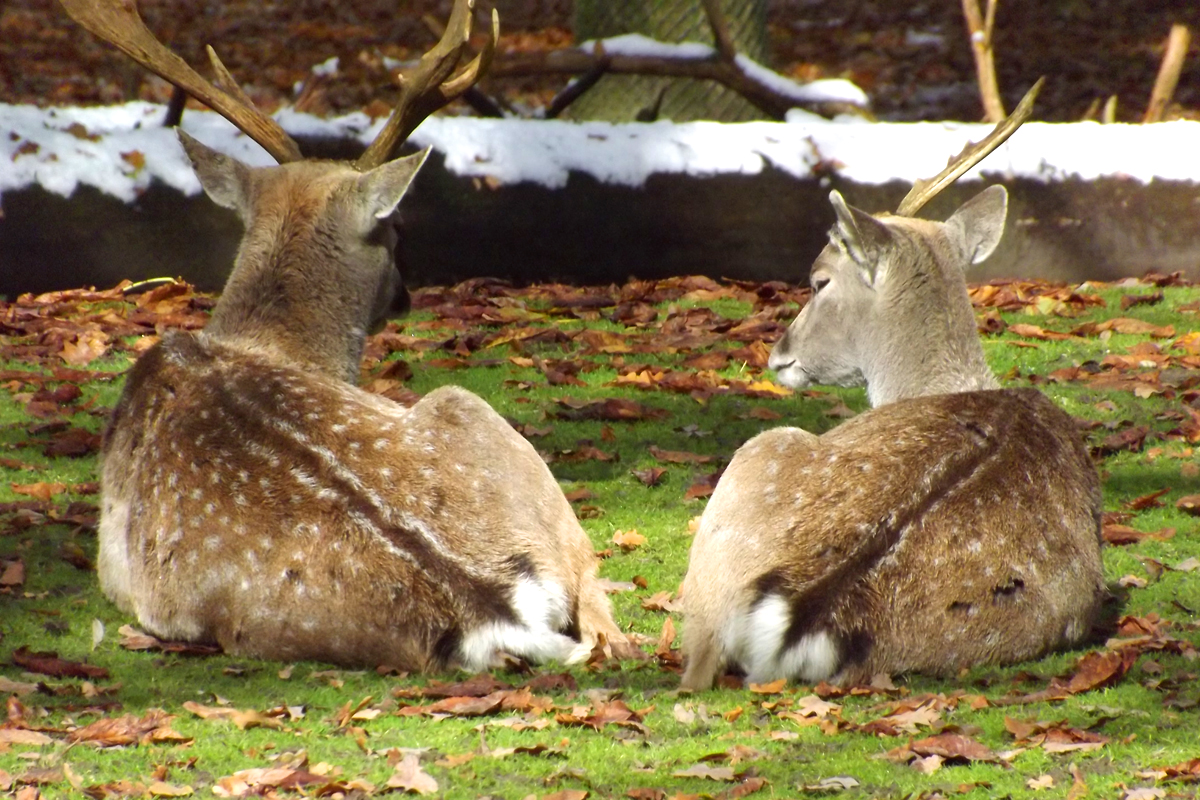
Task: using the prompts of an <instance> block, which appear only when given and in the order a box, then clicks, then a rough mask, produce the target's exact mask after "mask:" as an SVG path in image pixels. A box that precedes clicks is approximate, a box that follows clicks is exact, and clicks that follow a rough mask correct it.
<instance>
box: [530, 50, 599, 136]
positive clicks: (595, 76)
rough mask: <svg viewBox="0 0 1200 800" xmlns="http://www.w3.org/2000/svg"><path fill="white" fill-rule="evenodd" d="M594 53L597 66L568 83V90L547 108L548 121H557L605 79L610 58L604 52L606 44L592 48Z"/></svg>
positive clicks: (556, 97) (555, 97)
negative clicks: (588, 91)
mask: <svg viewBox="0 0 1200 800" xmlns="http://www.w3.org/2000/svg"><path fill="white" fill-rule="evenodd" d="M592 52H594V53H595V55H596V64H595V66H593V67H592V68H591V69H590V70H588V71H587V72H585V73H583V74H582V75H580V76H579V77H578V78H576V79H575V80H573V81H571V82H570V83H568V84H567V88H565V89H563V90H562V91H561V92H559V93H558V94H557V95H555V96H554V99H553V100H551V101H550V105H549V106H547V107H546V113H545V118H546V119H555V118H556V117H558V115H559V114H561V113H562V112H563V111H565V110H566V109H567V107H568V106H569V105H571V103H574V102H575V101H576V100H578V99H579V98H580V97H582V96H583V94H584V93H585V92H586V91H587V90H588V89H591V88H592V87H593V86H595V85H596V82H597V81H599V80H600V79H601V78H603V77H604V73H605V72H607V71H608V57H607V54H606V53H605V52H604V43H603V42H599V41H598V42H596V46H595V47H594V48H592Z"/></svg>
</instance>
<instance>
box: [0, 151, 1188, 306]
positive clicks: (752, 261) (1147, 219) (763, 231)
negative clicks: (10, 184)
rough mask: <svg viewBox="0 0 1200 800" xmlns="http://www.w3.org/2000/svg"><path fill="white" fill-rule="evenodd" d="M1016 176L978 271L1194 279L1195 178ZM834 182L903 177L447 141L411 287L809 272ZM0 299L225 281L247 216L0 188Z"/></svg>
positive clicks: (942, 205)
mask: <svg viewBox="0 0 1200 800" xmlns="http://www.w3.org/2000/svg"><path fill="white" fill-rule="evenodd" d="M1001 182H1004V183H1005V184H1006V185H1007V187H1008V189H1009V191H1010V196H1011V201H1010V211H1009V221H1008V231H1007V233H1006V235H1005V238H1004V241H1003V243H1002V244H1001V246H1000V248H999V249H998V251H997V252H996V253H995V254H994V255H993V256H992V258H990V259H989V260H988V261H987V262H986V263H985V264H984V265H981V267H980V268H978V269H977V270H975V271H974V272H973V273H972V275H971V276H970V277H971V278H972V279H973V280H984V279H990V278H996V277H1046V278H1054V279H1062V280H1071V281H1083V280H1087V279H1096V280H1112V279H1115V278H1119V277H1122V276H1128V275H1141V274H1143V273H1145V272H1146V271H1148V270H1154V271H1158V272H1174V271H1176V270H1182V271H1183V272H1185V273H1186V274H1187V275H1188V276H1189V277H1191V278H1192V279H1200V186H1197V185H1194V184H1191V183H1187V182H1171V181H1158V182H1152V183H1150V184H1141V183H1138V182H1136V181H1133V180H1126V179H1120V178H1107V179H1101V180H1098V181H1091V182H1084V181H1078V180H1076V181H1071V180H1068V181H1061V182H1053V183H1043V182H1039V181H1034V180H1025V179H1022V180H1014V181H1001ZM831 188H837V189H838V190H840V191H841V192H842V193H843V194H844V195H845V196H846V198H847V200H848V201H849V202H850V203H852V204H854V205H857V206H859V207H861V208H864V209H866V210H869V211H879V210H883V209H894V208H895V207H896V205H897V203H898V202H899V200H900V198H901V197H902V196H903V195H904V193H905V192H906V191H907V189H908V186H907V185H901V184H898V183H897V184H888V185H884V186H871V185H857V184H853V183H850V182H846V181H843V180H840V179H838V178H837V177H832V178H827V179H815V178H810V179H805V180H798V179H796V178H793V177H791V176H789V175H787V174H785V173H783V172H780V171H777V170H774V169H767V170H766V171H764V172H763V173H761V174H759V175H750V176H746V175H721V176H715V177H709V178H694V177H688V176H685V175H656V176H653V177H651V178H650V179H649V180H648V181H647V183H646V185H645V186H644V187H643V188H640V189H632V188H628V187H622V186H611V185H606V184H601V183H599V182H597V181H595V180H594V179H592V178H590V177H588V176H585V175H579V174H576V175H572V177H571V180H570V182H569V183H568V185H567V187H566V188H564V189H559V190H551V189H546V188H544V187H542V186H540V185H537V184H530V183H525V184H515V185H508V186H500V187H498V188H488V187H487V186H486V185H484V184H483V183H482V182H478V181H475V180H472V179H470V178H461V177H457V176H455V175H452V174H450V173H448V172H447V171H446V170H445V169H444V168H443V165H442V161H441V158H440V157H439V156H438V155H437V154H436V153H435V154H434V156H433V157H432V158H431V159H430V163H428V164H427V165H426V167H425V169H424V170H422V172H421V175H420V176H419V177H418V179H417V182H416V186H415V187H414V189H413V190H412V192H410V194H409V196H408V197H406V198H405V200H404V203H403V204H402V206H401V208H402V211H403V213H404V217H405V220H406V238H405V242H404V258H405V261H406V262H407V264H408V267H409V277H410V281H411V282H412V283H413V284H414V285H422V284H429V283H448V282H454V281H458V280H461V279H464V278H470V277H479V276H492V277H499V278H505V279H509V280H512V281H516V282H530V281H545V280H557V281H570V282H587V283H608V282H614V281H623V280H625V279H626V278H628V277H630V276H637V277H642V278H654V277H662V276H667V275H679V274H694V273H701V274H707V275H710V276H713V277H718V278H719V277H729V278H741V279H749V280H784V281H789V282H800V281H803V280H805V279H806V278H807V274H808V267H809V264H810V263H811V262H812V259H813V258H814V257H815V255H816V254H817V252H819V251H820V249H821V247H822V246H823V245H824V244H825V241H826V235H825V232H826V230H827V228H828V227H829V225H830V224H831V223H832V221H833V213H832V211H831V209H830V207H829V203H828V200H827V199H826V198H827V195H828V193H829V190H830V189H831ZM980 188H982V186H981V184H979V183H967V184H961V185H958V186H955V187H953V188H952V189H950V190H949V191H948V192H947V193H946V194H945V195H944V196H942V197H939V198H938V199H937V200H936V201H935V202H934V203H933V204H931V206H930V207H928V208H927V209H926V211H925V212H924V215H925V216H928V217H931V218H944V217H945V216H947V215H948V214H949V213H951V212H952V211H953V209H954V208H956V207H957V206H958V204H960V203H962V202H963V201H965V200H966V199H968V198H969V197H970V196H971V195H973V194H974V193H975V192H977V191H979V190H980ZM0 211H2V214H3V216H0V294H4V295H10V296H11V295H15V294H16V293H19V292H26V291H30V292H42V291H49V290H53V289H61V288H69V287H75V286H80V285H88V284H92V285H96V286H108V285H112V284H114V283H116V282H117V281H119V280H120V279H122V278H130V279H133V280H138V279H141V278H147V277H159V276H181V277H183V278H185V279H187V280H189V281H192V282H194V283H196V284H198V285H199V286H201V287H203V288H206V289H219V288H220V286H221V284H222V283H223V281H224V278H225V275H226V274H227V272H228V269H229V267H230V265H231V263H232V259H233V254H234V252H235V250H236V246H237V239H238V236H239V234H240V224H239V222H238V221H237V219H236V217H234V215H233V214H232V212H229V211H226V210H224V209H220V208H217V207H216V206H215V205H214V204H213V203H211V202H210V201H209V200H208V199H207V198H206V197H204V196H202V195H197V196H195V197H185V196H182V195H180V194H179V193H177V192H175V191H174V190H171V189H168V188H166V187H165V186H162V185H157V184H156V185H154V186H152V188H151V189H150V190H149V191H147V192H146V193H144V194H143V195H142V196H141V197H140V198H139V200H138V201H137V202H136V203H134V204H130V205H126V204H125V203H123V202H121V201H119V200H117V199H115V198H113V197H110V196H107V195H104V194H101V193H100V192H98V191H96V190H94V189H90V188H86V187H83V188H80V189H79V190H78V191H76V193H75V194H74V195H73V196H72V197H71V198H69V199H68V198H63V197H60V196H58V195H54V194H51V193H49V192H46V191H45V190H43V189H41V188H38V187H30V188H27V189H24V190H21V191H12V192H6V193H5V194H4V195H3V197H2V198H0Z"/></svg>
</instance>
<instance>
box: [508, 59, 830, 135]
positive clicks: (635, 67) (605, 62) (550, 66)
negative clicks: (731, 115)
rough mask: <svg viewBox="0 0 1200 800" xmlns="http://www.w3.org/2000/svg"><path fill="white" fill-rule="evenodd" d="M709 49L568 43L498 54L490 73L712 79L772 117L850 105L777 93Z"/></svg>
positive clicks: (764, 82)
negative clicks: (695, 52) (663, 50)
mask: <svg viewBox="0 0 1200 800" xmlns="http://www.w3.org/2000/svg"><path fill="white" fill-rule="evenodd" d="M710 52H711V53H712V54H711V55H710V56H706V57H705V56H691V55H681V56H647V55H627V54H623V53H612V52H606V51H602V55H599V56H597V55H596V54H595V53H594V52H592V53H589V52H588V51H586V50H583V49H580V48H576V47H571V48H564V49H561V50H544V51H540V52H527V53H512V54H505V55H502V56H498V57H497V58H496V60H495V62H494V63H493V64H492V68H491V70H490V74H491V75H492V76H493V77H506V78H507V77H518V76H525V75H547V74H559V75H581V74H591V73H595V72H597V71H599V73H600V74H603V73H604V72H611V73H612V74H614V75H651V76H657V77H669V78H695V79H698V80H709V81H716V82H717V83H720V84H722V85H723V86H726V87H728V88H730V89H732V90H733V91H735V92H737V93H738V94H740V95H742V97H744V98H746V99H747V100H748V101H750V102H751V103H753V104H754V105H755V106H757V107H758V108H759V110H761V111H762V112H763V113H764V114H766V115H767V116H769V117H771V118H773V119H783V117H784V115H785V114H786V113H787V111H788V109H790V108H797V107H799V108H811V109H816V110H821V109H823V108H827V107H833V106H836V107H837V110H838V111H839V112H840V111H844V110H846V109H847V108H848V107H850V106H852V105H853V104H851V103H836V102H823V101H818V100H806V99H803V98H801V97H797V96H795V95H790V94H788V93H785V92H781V91H780V90H779V89H778V88H777V86H776V85H773V84H772V83H769V82H766V81H763V80H760V79H759V78H757V77H755V76H754V75H752V74H750V73H749V72H747V71H746V70H744V69H742V67H741V66H740V64H739V63H738V62H740V61H742V59H743V58H744V57H738V58H737V59H736V60H735V61H732V62H730V61H725V60H723V59H722V58H721V57H720V55H719V54H718V53H717V52H716V51H715V50H712V51H710ZM764 69H765V68H764ZM799 88H800V85H799V84H797V89H799ZM572 99H574V98H572Z"/></svg>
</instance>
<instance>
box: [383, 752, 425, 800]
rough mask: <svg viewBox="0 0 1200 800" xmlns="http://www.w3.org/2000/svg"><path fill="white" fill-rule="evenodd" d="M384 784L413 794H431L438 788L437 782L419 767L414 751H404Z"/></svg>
mask: <svg viewBox="0 0 1200 800" xmlns="http://www.w3.org/2000/svg"><path fill="white" fill-rule="evenodd" d="M384 785H385V786H387V788H389V789H402V790H404V791H406V792H412V793H413V794H433V793H434V792H436V791H437V790H438V782H437V781H436V780H434V778H433V777H432V776H431V775H429V774H428V773H426V772H425V771H424V770H422V769H421V764H420V760H419V759H418V758H417V754H416V753H406V754H405V756H404V758H402V759H401V760H400V763H399V764H397V765H396V771H395V772H393V773H392V776H391V777H390V778H388V779H387V783H386V784H384Z"/></svg>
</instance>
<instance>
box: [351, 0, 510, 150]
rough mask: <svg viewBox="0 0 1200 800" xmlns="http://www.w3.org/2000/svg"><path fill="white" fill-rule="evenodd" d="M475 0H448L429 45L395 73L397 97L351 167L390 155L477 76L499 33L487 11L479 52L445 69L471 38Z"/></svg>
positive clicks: (495, 18) (494, 16) (485, 65)
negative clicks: (442, 27)
mask: <svg viewBox="0 0 1200 800" xmlns="http://www.w3.org/2000/svg"><path fill="white" fill-rule="evenodd" d="M474 11H475V0H454V10H453V11H451V12H450V21H449V22H448V23H446V31H445V33H443V34H442V38H441V40H440V41H439V42H438V43H437V44H436V45H434V47H433V49H432V50H430V51H429V52H427V53H426V54H425V55H423V56H421V60H420V61H419V62H417V65H416V66H415V67H413V68H411V69H409V70H405V71H402V72H401V73H400V74H399V75H397V76H396V80H397V82H398V83H399V84H400V99H399V101H397V103H396V109H395V110H394V111H393V112H392V115H391V117H389V118H388V121H387V123H386V124H384V126H383V130H381V131H380V132H379V135H378V136H376V137H375V141H373V142H371V145H370V146H369V147H368V148H367V150H366V152H365V153H363V154H362V155H361V156H360V157H359V159H358V161H356V162H354V166H355V167H356V168H358V169H360V170H362V171H364V172H365V171H366V170H369V169H373V168H375V167H377V166H379V165H380V164H382V163H384V162H385V161H389V160H391V159H392V158H394V157H395V155H396V151H397V150H398V149H399V148H400V145H402V144H404V141H405V140H406V139H407V138H408V136H409V134H411V133H412V132H413V131H414V130H415V129H416V127H417V126H418V125H420V124H421V122H422V121H423V120H424V119H425V118H426V117H427V116H429V115H430V114H432V113H433V112H435V111H437V110H438V109H439V108H441V107H442V106H444V105H446V104H447V103H449V102H450V101H452V100H454V99H455V98H457V97H458V96H459V95H461V94H462V93H463V92H465V91H466V90H467V89H469V88H471V86H472V85H474V83H475V82H476V81H477V80H479V78H480V77H481V76H482V75H483V73H484V72H486V71H487V68H488V65H489V64H491V61H492V54H493V53H494V52H495V48H496V40H497V39H498V38H499V37H500V17H499V15H497V13H496V11H495V9H493V10H492V30H491V36H490V37H489V38H488V42H487V44H486V45H484V48H483V50H482V51H481V52H480V53H479V55H477V56H475V58H474V59H472V60H471V62H470V63H469V64H467V65H466V66H465V67H463V68H462V69H461V70H459V71H458V72H457V73H456V74H454V75H451V72H452V71H453V70H454V68H455V67H456V66H458V61H459V59H460V58H461V56H462V51H463V48H464V47H465V46H466V44H467V41H468V40H469V39H470V38H471V22H472V17H473V16H474Z"/></svg>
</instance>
